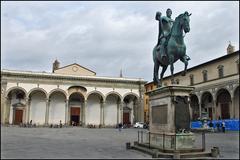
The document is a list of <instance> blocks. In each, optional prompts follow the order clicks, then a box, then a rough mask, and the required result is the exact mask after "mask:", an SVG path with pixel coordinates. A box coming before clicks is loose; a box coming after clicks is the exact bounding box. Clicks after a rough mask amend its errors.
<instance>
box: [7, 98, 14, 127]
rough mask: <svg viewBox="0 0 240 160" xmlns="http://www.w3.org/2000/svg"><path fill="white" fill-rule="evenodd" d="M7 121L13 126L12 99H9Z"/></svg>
mask: <svg viewBox="0 0 240 160" xmlns="http://www.w3.org/2000/svg"><path fill="white" fill-rule="evenodd" d="M6 106H7V108H8V109H7V117H8V118H7V120H8V123H9V124H12V123H13V107H12V105H11V98H8V99H7V105H6Z"/></svg>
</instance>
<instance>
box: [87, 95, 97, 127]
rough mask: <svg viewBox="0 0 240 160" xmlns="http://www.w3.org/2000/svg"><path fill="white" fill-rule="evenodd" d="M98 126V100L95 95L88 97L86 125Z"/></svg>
mask: <svg viewBox="0 0 240 160" xmlns="http://www.w3.org/2000/svg"><path fill="white" fill-rule="evenodd" d="M88 123H89V124H95V125H99V124H100V99H99V98H98V97H97V96H96V95H90V96H89V97H88V103H87V107H86V124H88Z"/></svg>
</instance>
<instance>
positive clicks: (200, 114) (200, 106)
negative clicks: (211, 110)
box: [199, 100, 202, 118]
mask: <svg viewBox="0 0 240 160" xmlns="http://www.w3.org/2000/svg"><path fill="white" fill-rule="evenodd" d="M199 117H200V118H202V103H201V100H200V102H199Z"/></svg>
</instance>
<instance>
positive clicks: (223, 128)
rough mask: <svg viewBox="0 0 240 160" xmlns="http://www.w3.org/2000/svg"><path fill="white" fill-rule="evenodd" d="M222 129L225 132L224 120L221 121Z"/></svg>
mask: <svg viewBox="0 0 240 160" xmlns="http://www.w3.org/2000/svg"><path fill="white" fill-rule="evenodd" d="M222 131H223V133H225V122H224V121H222Z"/></svg>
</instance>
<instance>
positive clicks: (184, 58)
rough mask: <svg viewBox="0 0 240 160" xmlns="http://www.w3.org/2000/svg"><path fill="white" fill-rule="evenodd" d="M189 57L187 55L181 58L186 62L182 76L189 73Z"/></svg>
mask: <svg viewBox="0 0 240 160" xmlns="http://www.w3.org/2000/svg"><path fill="white" fill-rule="evenodd" d="M188 60H189V59H188V57H187V56H184V57H182V58H180V61H182V62H183V63H184V65H185V66H184V71H183V72H182V76H185V75H186V73H187V66H188Z"/></svg>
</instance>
